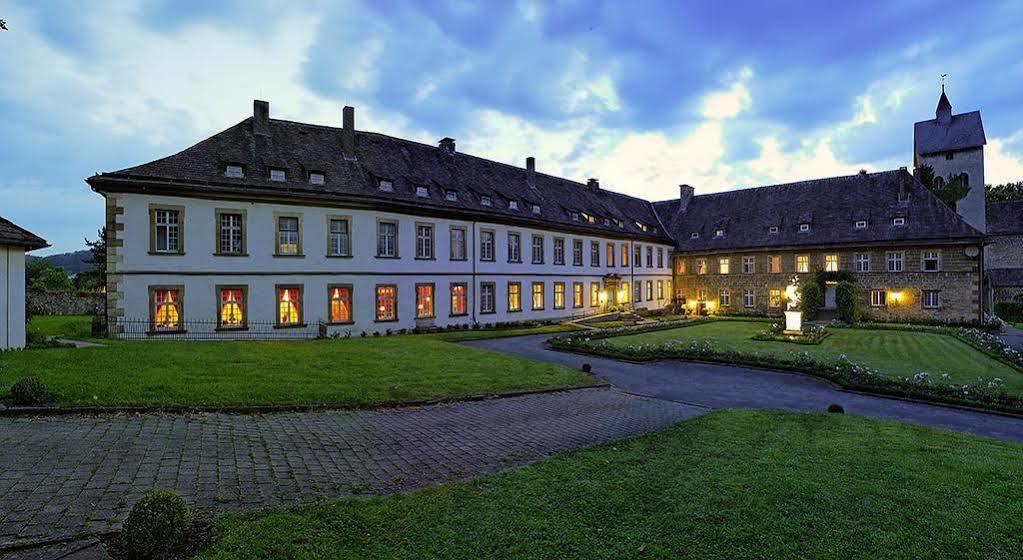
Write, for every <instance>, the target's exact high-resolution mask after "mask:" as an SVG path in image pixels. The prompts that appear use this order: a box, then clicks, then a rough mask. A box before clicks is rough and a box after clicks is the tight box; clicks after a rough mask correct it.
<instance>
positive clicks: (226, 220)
mask: <svg viewBox="0 0 1023 560" xmlns="http://www.w3.org/2000/svg"><path fill="white" fill-rule="evenodd" d="M219 217H220V223H218V224H217V227H219V228H220V247H217V251H218V253H219V254H222V255H240V254H242V251H244V247H245V241H244V236H245V216H243V215H242V214H240V213H232V212H222V213H220V214H219Z"/></svg>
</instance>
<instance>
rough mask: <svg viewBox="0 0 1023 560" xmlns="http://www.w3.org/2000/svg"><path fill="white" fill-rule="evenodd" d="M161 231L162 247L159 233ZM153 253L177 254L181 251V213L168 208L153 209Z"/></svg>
mask: <svg viewBox="0 0 1023 560" xmlns="http://www.w3.org/2000/svg"><path fill="white" fill-rule="evenodd" d="M161 231H163V241H164V243H163V247H160V232H161ZM153 236H154V238H153V251H154V252H156V253H178V252H180V250H181V212H180V211H179V210H172V209H168V208H155V209H153Z"/></svg>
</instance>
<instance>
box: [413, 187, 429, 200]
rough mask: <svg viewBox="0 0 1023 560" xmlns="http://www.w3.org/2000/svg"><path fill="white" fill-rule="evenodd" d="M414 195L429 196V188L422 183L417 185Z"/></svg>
mask: <svg viewBox="0 0 1023 560" xmlns="http://www.w3.org/2000/svg"><path fill="white" fill-rule="evenodd" d="M416 196H418V197H419V198H430V188H429V187H425V186H423V185H417V186H416Z"/></svg>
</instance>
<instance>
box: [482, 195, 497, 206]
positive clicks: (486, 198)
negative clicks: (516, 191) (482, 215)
mask: <svg viewBox="0 0 1023 560" xmlns="http://www.w3.org/2000/svg"><path fill="white" fill-rule="evenodd" d="M480 205H481V206H493V205H494V201H493V200H491V199H490V197H489V196H483V197H480Z"/></svg>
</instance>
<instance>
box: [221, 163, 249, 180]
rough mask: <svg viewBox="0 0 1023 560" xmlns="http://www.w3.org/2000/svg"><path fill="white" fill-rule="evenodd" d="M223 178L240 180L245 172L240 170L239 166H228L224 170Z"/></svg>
mask: <svg viewBox="0 0 1023 560" xmlns="http://www.w3.org/2000/svg"><path fill="white" fill-rule="evenodd" d="M224 176H225V177H232V178H235V179H240V178H242V177H244V176H245V172H244V171H243V170H242V166H240V165H228V166H227V167H226V168H225V169H224Z"/></svg>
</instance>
